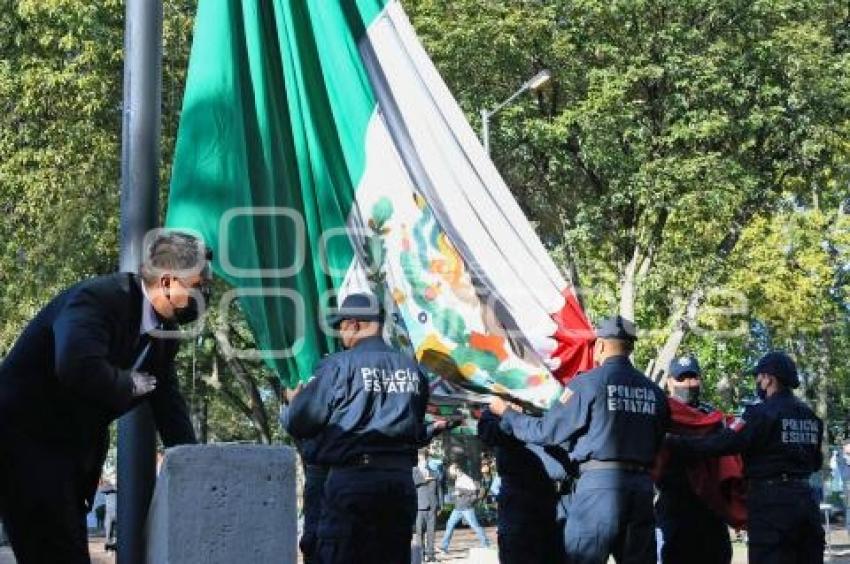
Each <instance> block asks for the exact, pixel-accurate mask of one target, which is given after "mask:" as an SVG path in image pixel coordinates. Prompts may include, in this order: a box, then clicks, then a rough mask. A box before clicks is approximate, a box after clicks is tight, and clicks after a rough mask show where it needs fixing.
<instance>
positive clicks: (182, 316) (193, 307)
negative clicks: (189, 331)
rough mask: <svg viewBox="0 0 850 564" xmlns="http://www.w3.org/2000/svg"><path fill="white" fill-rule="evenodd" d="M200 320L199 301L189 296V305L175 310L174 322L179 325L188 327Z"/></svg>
mask: <svg viewBox="0 0 850 564" xmlns="http://www.w3.org/2000/svg"><path fill="white" fill-rule="evenodd" d="M197 320H198V300H196V299H195V297H194V296H189V301H188V303H187V304H186V305H185V306H184V307H181V308H174V321H176V322H177V324H178V325H187V324H189V323H194V322H195V321H197Z"/></svg>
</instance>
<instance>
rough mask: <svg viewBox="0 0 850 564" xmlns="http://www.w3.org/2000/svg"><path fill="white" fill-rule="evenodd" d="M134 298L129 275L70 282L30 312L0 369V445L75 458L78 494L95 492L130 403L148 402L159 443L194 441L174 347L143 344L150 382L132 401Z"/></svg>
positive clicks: (137, 343)
mask: <svg viewBox="0 0 850 564" xmlns="http://www.w3.org/2000/svg"><path fill="white" fill-rule="evenodd" d="M143 299H144V296H143V294H142V289H141V286H140V280H139V279H138V277H137V276H136V275H134V274H129V273H117V274H112V275H108V276H102V277H99V278H93V279H90V280H86V281H83V282H81V283H79V284H77V285H75V286H72V287H71V288H69V289H67V290H65V291H64V292H62V293H61V294H59V295H58V296H56V297H55V298H54V299H53V300H51V301H50V303H48V304H47V305H46V306H45V307H44V308H43V309H42V310H41V311H40V312H39V313H38V314H37V315H36V317H35V318H34V319H33V320H32V321H31V322H30V323H29V325H28V326H27V327H26V329H24V332H23V334H22V335H21V336H20V337H19V338H18V340H17V342H16V343H15V345H14V346H13V347H12V350H11V351H10V352H9V354H8V356H7V357H6V358H5V360H4V362H3V363H2V365H0V446H2V443H3V442H4V441H6V442H7V443H8V442H10V441H40V442H42V443H43V444H48V445H56V447H57V451H61V452H63V453H67V454H69V455H70V456H72V457H73V458H74V460H75V462H77V464H75V467H76V468H78V472H77V475H76V476H74V479H75V480H76V481H77V483H78V485H79V487H80V490H78V491H80V493H81V494H82V495H84V496H86V497H87V498H91V496H93V495H94V491H95V490H96V488H97V480H98V478H99V476H100V473H101V469H102V466H103V461H104V459H105V456H106V450H107V448H108V446H109V433H108V429H109V424H110V423H111V422H112V421H113V420H115V419H116V418H118V417H119V416H121V415H123V414H124V413H126V412H128V411H130V410H131V409H132V408H134V407H136V406H137V405H138V404H139V403H141V402H143V401H147V402H148V403H149V404H150V406H151V408H152V412H153V415H154V420H155V422H156V426H157V429H158V430H159V433H160V436H161V438H162V441H163V443H164V444H165V445H166V446H172V445H175V444H183V443H194V442H196V441H195V434H194V431H193V429H192V424H191V421H190V419H189V414H188V409H187V407H186V402H185V400H184V399H183V396H182V395H181V394H180V392H179V389H178V385H177V378H176V374H175V370H174V357H175V355H176V354H177V348H178V345H179V342H178V341H176V340H160V339H155V338H154V339H152V340H151V347H150V350H149V351H148V354H147V356H146V357H145V361H144V362H143V363H142V365H141V367H140V368H139V370H141V371H144V372H148V373H150V374H152V375H154V376H156V378H157V387H156V391H154V392H153V393H152V394H149V395H147V396H144V397H142V398H133V394H132V392H133V381H132V377H131V375H130V368H131V367H132V365H133V363H134V362H135V361H136V359H137V357H138V355H139V353H140V352H141V351H142V349H143V345H144V343H143V342H141V336H140V334H139V329H140V325H141V318H142V300H143Z"/></svg>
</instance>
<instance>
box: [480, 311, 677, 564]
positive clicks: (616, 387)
mask: <svg viewBox="0 0 850 564" xmlns="http://www.w3.org/2000/svg"><path fill="white" fill-rule="evenodd" d="M596 336H597V339H596V344H595V347H594V360H596V362H598V363H599V364H600V366H599V367H598V368H595V369H593V370H591V371H589V372H585V373H583V374H580V375H579V376H576V377H575V378H574V379H573V380H571V381H570V382H569V384H567V387H566V388H565V390H564V393H563V394H562V396H561V398H560V401H557V402H555V404H554V405H553V406H552V408H551V409H550V410H549V411H548V412H546V414H545V415H543V417H531V416H528V415H523V414H521V413H519V412H517V411H514V410H513V409H511V408H510V407H508V405H507V404H506V403H505V401H504V400H502V399H501V398H494V399H493V400H492V401H491V403H490V410H491V411H492V412H493V413H495V414H496V415H501V417H502V422H501V428H502V430H504V431H505V432H507V433H509V434H512V435H513V436H515V437H516V438H518V439H519V440H521V441H525V442H529V443H534V444H540V445H553V446H561V447H562V448H564V449H565V450H567V451H568V453H569V458H570V460H571V462H572V463H573V464H574V465H577V466H578V471H579V478H578V480H577V482H576V489H575V493H574V494H573V496H572V499H571V501H570V507H569V518H568V519H567V525H566V530H565V549H566V554H567V561H569V562H571V563H573V562H575V563H603V562H607V559H608V557H609V555H613V556H614V558H615V559H616V560H617V561H623V560H624V559H625V558H627V559H628V561H630V562H647V563H649V562H655V557H656V551H655V518H654V515H653V510H652V498H653V493H654V492H653V485H652V479H651V478H650V475H649V470H650V467H651V466H652V464H653V461H654V459H655V455H656V453H657V452H658V450H659V448H660V446H661V442H662V440H663V437H664V432H665V430H666V429H667V426H668V422H669V410H668V407H667V400H666V397H665V396H664V392H662V391H661V389H660V388H659V387H658V386H657V385H656V384H655V383H653V382H652V381H651V380H649V379H648V378H647V377H646V376H644V375H643V374H642V373H641V372H640V371H638V370H637V369H635V368H634V367H633V366H632V363H631V361H630V360H629V355H630V354H631V352H632V349H633V346H634V341H635V338H636V333H635V327H634V324H633V323H632V322H631V321H629V320H627V319H623V318H622V317H620V316H616V317H613V318H610V319H607V320H606V321H604V322H603V323H602V324H601V325H600V327H599V329H598V330H597V332H596Z"/></svg>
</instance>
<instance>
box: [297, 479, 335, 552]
mask: <svg viewBox="0 0 850 564" xmlns="http://www.w3.org/2000/svg"><path fill="white" fill-rule="evenodd" d="M327 478H328V468H327V467H325V466H316V465H313V464H305V465H304V530H303V531H302V532H301V540H300V541H299V543H298V546H299V548H300V549H301V554H302V555H303V556H304V564H313V563H314V562H315V561H316V546H317V544H318V541H319V537H318V534H319V519H320V518H321V516H322V496H323V495H324V492H325V481H326V480H327Z"/></svg>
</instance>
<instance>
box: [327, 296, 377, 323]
mask: <svg viewBox="0 0 850 564" xmlns="http://www.w3.org/2000/svg"><path fill="white" fill-rule="evenodd" d="M343 319H356V320H358V321H383V319H384V314H383V312H382V311H381V305H380V304H379V303H378V298H376V297H375V296H373V295H371V294H350V295H348V296H346V298H345V299H344V300H343V301H342V305H341V306H340V307H338V308H337V309H336V310H335V311H334V312H333V313H332V314H330V315H328V325H329V326H331V327H333V328H334V329H336V328H337V327H338V326H339V324H340V323H341V322H342V320H343Z"/></svg>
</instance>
